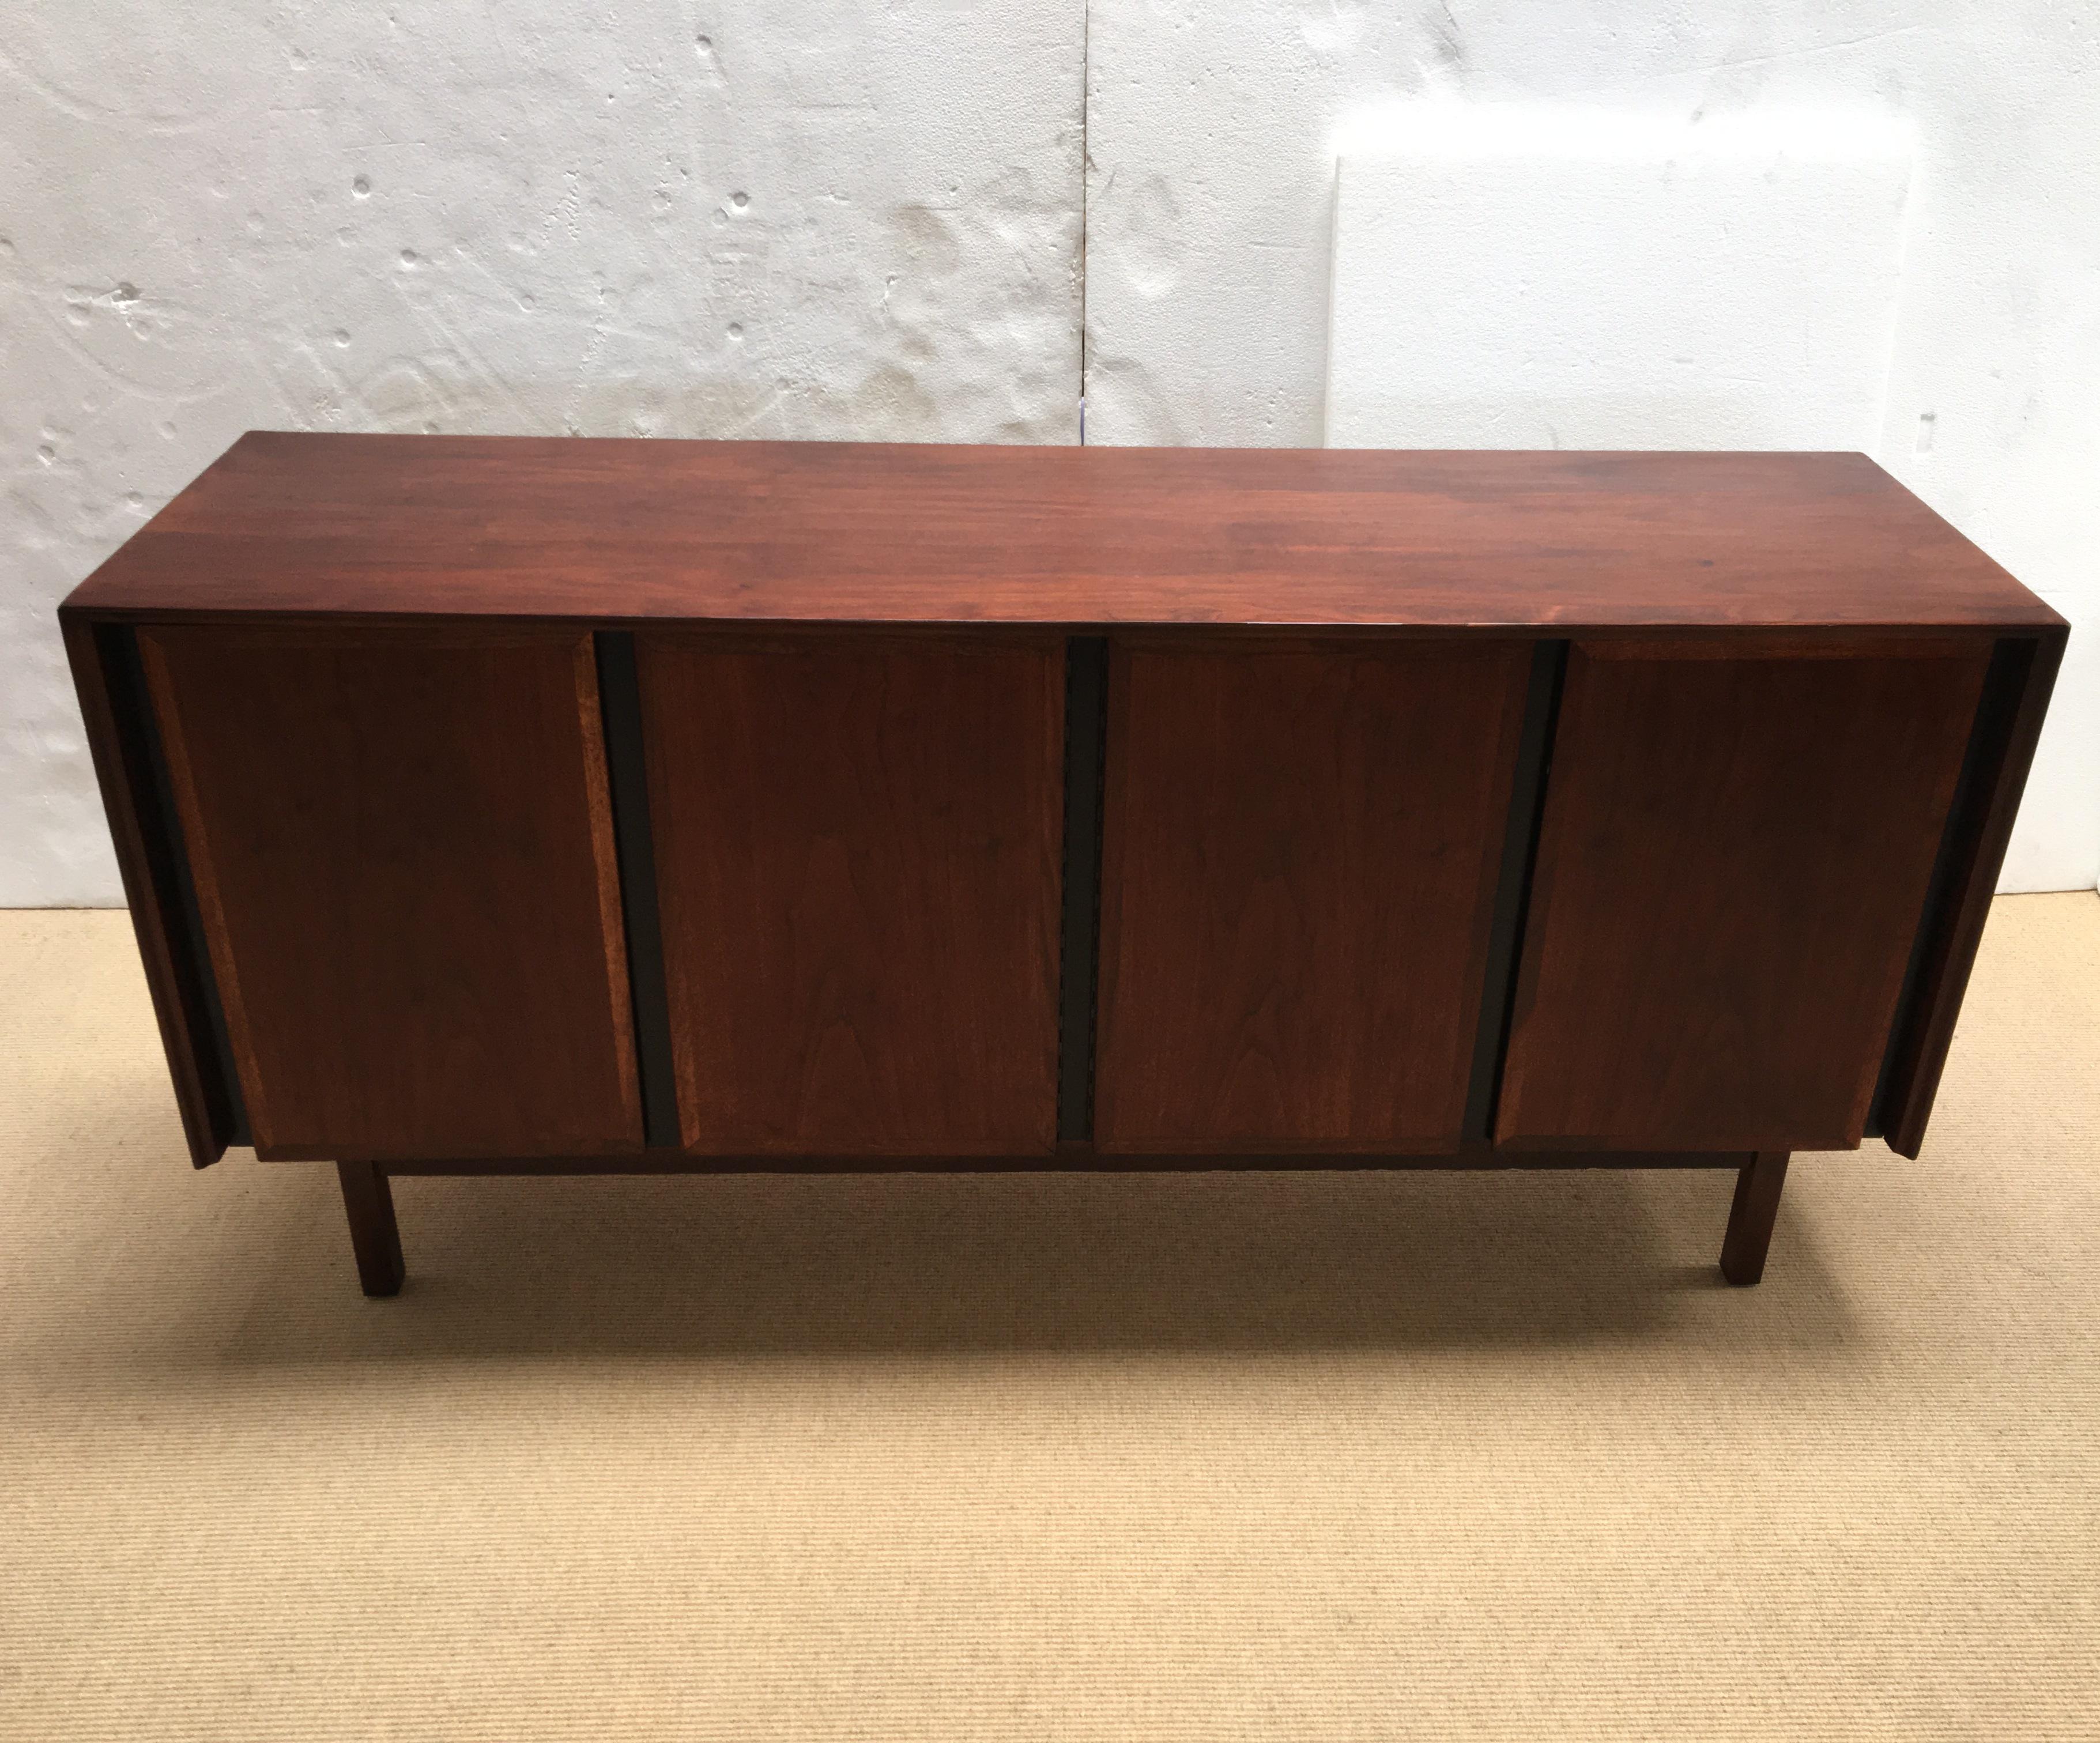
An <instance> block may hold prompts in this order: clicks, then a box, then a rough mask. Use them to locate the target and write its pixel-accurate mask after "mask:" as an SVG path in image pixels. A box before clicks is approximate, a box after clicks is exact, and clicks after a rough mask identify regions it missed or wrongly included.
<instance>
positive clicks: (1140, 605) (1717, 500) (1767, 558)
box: [67, 431, 2063, 629]
mask: <svg viewBox="0 0 2100 1743" xmlns="http://www.w3.org/2000/svg"><path fill="white" fill-rule="evenodd" d="M67 603H68V608H69V609H71V610H73V611H88V612H94V613H98V614H108V615H113V616H132V617H154V618H174V617H183V616H190V615H192V614H198V613H205V614H217V613H223V612H235V613H251V612H252V613H260V614H266V615H270V616H278V615H281V614H306V613H326V614H337V613H353V614H360V615H371V616H382V617H410V618H420V617H428V616H470V617H483V616H496V617H536V618H549V617H551V618H581V619H590V620H597V621H620V620H627V621H642V620H655V619H666V618H677V619H699V620H718V621H751V622H774V623H789V622H823V623H875V624H942V623H981V624H1111V625H1114V624H1256V625H1278V626H1308V627H1330V628H1352V629H1353V628H1393V627H1400V628H1413V629H1459V628H1465V627H1469V626H1477V625H1507V626H1516V627H1523V628H1544V627H1551V628H1555V629H1599V628H1601V629H1609V628H1612V627H1617V626H1639V627H1643V628H1649V627H1683V628H1691V629H1703V628H1718V627H1723V626H1727V625H1735V624H1753V625H1765V626H1775V627H1819V626H1833V627H1855V626H1856V627H1871V626H1888V625H1902V624H1921V625H1948V624H1973V625H1979V626H1985V627H1996V628H2001V629H2048V628H2053V627H2055V626H2058V625H2060V624H2061V623H2062V621H2063V620H2061V619H2060V618H2059V617H2058V616H2057V615H2056V613H2055V612H2054V611H2051V610H2050V609H2049V607H2047V606H2046V605H2045V604H2044V603H2043V602H2041V601H2040V599H2038V598H2036V597H2035V596H2034V595H2033V594H2031V593H2029V592H2028V591H2027V589H2025V588H2024V587H2023V586H2021V585H2020V584H2019V583H2018V581H2016V580H2014V579H2013V578H2012V576H2010V575H2008V574H2007V573H2006V572H2005V571H2004V570H2003V569H2002V568H2001V567H1999V566H1998V565H1997V564H1996V563H1993V562H1992V560H1991V558H1988V557H1987V556H1986V555H1984V554H1983V552H1982V551H1980V550H1979V549H1977V548H1976V547H1975V546H1974V545H1972V544H1970V542H1969V541H1967V540H1966V539H1965V538H1964V537H1962V536H1961V534H1960V533H1958V532H1956V531H1955V530H1954V528H1953V527H1951V526H1949V525H1948V523H1947V522H1945V521H1944V520H1943V519H1941V518H1940V517H1939V515H1937V514H1935V513H1934V512H1933V511H1932V510H1930V509H1929V508H1927V507H1926V505H1925V504H1924V503H1922V502H1921V501H1919V500H1918V499H1917V497H1916V496H1913V495H1912V494H1911V493H1910V492H1908V491H1907V490H1905V489H1904V488H1903V486H1901V485H1900V484H1899V483H1896V482H1895V479H1892V478H1890V476H1889V475H1888V474H1886V473H1885V472H1883V471H1882V470H1881V469H1880V468H1879V467H1878V466H1876V465H1875V464H1874V463H1873V461H1870V460H1868V459H1867V458H1866V457H1864V455H1860V454H1836V453H1832V454H1809V453H1742V454H1731V453H1634V452H1609V453H1568V452H1544V453H1538V452H1534V453H1518V452H1489V451H1453V452H1390V451H1382V450H1341V449H1312V448H1000V447H964V446H952V447H950V446H937V445H905V444H893V443H814V442H812V443H797V442H686V441H646V440H612V439H604V440H599V439H564V438H559V437H544V438H543V437H530V436H510V437H505V436H390V435H290V434H276V433H271V432H265V431H256V432H252V433H250V434H249V435H245V436H244V437H242V438H241V439H240V441H238V442H236V443H235V444H234V445H233V446H232V448H229V449H228V450H227V452H226V453H225V454H224V455H223V456H222V457H220V458H219V459H218V461H216V462H215V463H214V465H213V466H210V468H209V469H208V470H206V471H205V473H204V474H203V475H202V476H201V477H200V478H199V479H197V480H196V482H195V483H192V484H191V485H190V486H189V488H188V489H186V490H184V491H183V492H182V493H181V494H180V495H179V496H177V497H176V498H175V499H174V501H172V502H170V504H169V505H167V507H166V508H165V509H164V510H161V513H160V514H158V515H157V516H155V517H154V518H153V519H152V521H151V522H150V523H148V525H147V526H146V527H143V528H142V529H141V530H140V531H139V533H138V534H137V536H135V537H134V538H133V539H132V540H131V541H130V543H129V544H127V545H125V546H124V548H123V549H121V550H120V551H118V552H117V554H115V555H114V556H113V557H112V558H110V559H109V561H108V562H107V563H104V565H103V566H102V567H101V568H100V569H99V570H98V571H96V572H95V574H94V575H93V576H91V577H90V578H89V580H86V582H84V583H83V584H82V585H81V586H80V587H79V588H78V589H76V590H75V591H74V593H73V596H72V598H70V599H69V600H68V602H67Z"/></svg>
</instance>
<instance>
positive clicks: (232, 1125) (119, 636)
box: [95, 624, 254, 1144]
mask: <svg viewBox="0 0 2100 1743" xmlns="http://www.w3.org/2000/svg"><path fill="white" fill-rule="evenodd" d="M95 656H96V657H97V658H98V659H99V660H101V662H102V673H103V681H104V682H105V683H106V684H107V685H108V686H109V706H110V711H111V712H112V713H113V714H114V715H115V716H116V717H117V742H118V744H120V745H121V747H122V755H123V758H124V762H125V770H124V777H125V779H126V782H127V783H129V784H130V788H131V804H132V807H133V809H134V810H135V811H136V812H137V813H138V816H139V834H140V835H141V836H143V837H144V838H145V843H146V858H147V862H148V871H149V873H150V875H151V876H152V880H153V882H154V885H155V886H156V889H157V892H158V894H159V896H160V902H161V912H162V913H163V914H165V916H167V917H168V920H169V921H170V929H169V935H168V949H169V951H170V954H171V955H174V958H175V959H176V975H175V979H176V982H177V986H178V988H179V991H178V996H179V997H181V998H183V1002H184V1003H185V1004H187V1005H188V1006H189V1007H190V1008H189V1010H188V1013H187V1014H188V1020H189V1026H190V1033H191V1034H192V1035H194V1036H196V1038H197V1039H198V1041H199V1043H200V1044H202V1045H205V1046H208V1047H209V1048H210V1057H209V1058H208V1059H206V1060H204V1061H200V1063H201V1064H204V1065H206V1066H209V1067H210V1070H208V1071H206V1072H205V1096H206V1097H207V1098H208V1100H209V1101H210V1102H211V1104H212V1105H211V1109H210V1114H211V1123H212V1125H213V1127H214V1130H215V1131H217V1132H219V1133H220V1134H221V1135H222V1137H223V1141H224V1142H226V1143H227V1144H252V1143H254V1137H253V1136H252V1135H251V1134H250V1133H249V1129H248V1107H247V1104H246V1102H245V1101H244V1100H243V1099H242V1097H241V1093H240V1073H239V1072H238V1071H237V1070H235V1069H234V1064H233V1039H232V1035H230V1034H229V1033H228V1031H227V1026H226V1008H225V1006H224V1005H223V1004H221V1003H220V1002H219V996H218V976H217V974H216V973H214V970H213V969H212V963H211V950H210V947H209V946H208V945H207V944H206V943H205V936H204V911H203V910H202V909H201V908H200V907H198V905H197V893H196V880H195V879H194V878H193V877H192V876H191V875H190V856H189V854H188V849H187V848H186V847H185V846H184V845H183V819H182V813H181V811H180V810H178V809H177V808H176V805H175V788H174V782H173V781H172V780H171V779H170V778H169V774H168V757H167V752H166V751H165V749H164V748H162V746H161V727H160V722H159V721H157V719H155V718H154V715H153V704H152V696H151V695H150V694H149V693H148V690H147V687H146V669H145V665H144V663H143V661H142V660H140V659H139V637H138V633H137V632H136V631H135V629H132V627H131V626H130V624H96V625H95Z"/></svg>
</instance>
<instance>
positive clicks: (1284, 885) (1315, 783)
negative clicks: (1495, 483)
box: [1094, 641, 1529, 1151]
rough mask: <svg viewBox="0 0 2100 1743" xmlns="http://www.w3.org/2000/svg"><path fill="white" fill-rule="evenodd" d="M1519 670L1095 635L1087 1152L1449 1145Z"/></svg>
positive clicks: (1484, 649) (1326, 648)
mask: <svg viewBox="0 0 2100 1743" xmlns="http://www.w3.org/2000/svg"><path fill="white" fill-rule="evenodd" d="M1528 673H1529V646H1527V645H1526V644H1524V643H1520V642H1479V643H1472V644H1468V645H1466V646H1440V647H1436V648H1426V647H1424V646H1421V645H1420V644H1410V643H1388V644H1386V645H1384V646H1376V647H1373V646H1365V645H1357V646H1335V644H1332V643H1327V644H1325V645H1319V644H1312V645H1299V646H1290V647H1281V648H1269V649H1254V648H1249V647H1246V646H1236V647H1230V648H1223V649H1220V648H1218V647H1216V646H1211V647H1209V648H1189V647H1175V646H1167V645H1162V644H1148V643H1145V642H1136V643H1133V642H1127V641H1118V642H1112V643H1111V646H1110V714H1109V738H1108V783H1107V793H1106V806H1105V836H1104V848H1103V851H1104V869H1103V876H1102V916H1101V917H1102V926H1101V933H1102V944H1101V949H1102V991H1101V1039H1100V1055H1099V1065H1098V1070H1097V1074H1096V1110H1095V1127H1094V1130H1095V1136H1096V1141H1097V1142H1098V1143H1099V1145H1101V1148H1103V1149H1107V1150H1112V1151H1113V1150H1135V1149H1160V1150H1174V1149H1199V1148H1218V1149H1264V1148H1266V1149H1293V1148H1321V1149H1334V1150H1349V1149H1363V1150H1369V1149H1383V1150H1403V1151H1404V1150H1419V1151H1440V1150H1449V1149H1456V1148H1457V1146H1458V1141H1459V1138H1460V1136H1461V1127H1462V1123H1463V1119H1464V1113H1465V1100H1466V1089H1467V1078H1468V1075H1469V1073H1470V1070H1471V1061H1472V1054H1473V1044H1474V1035H1475V1029H1476V1022H1477V1018H1478V1014H1479V1009H1480V991H1481V973H1482V966H1483V962H1484V958H1485V951H1486V948H1487V933H1488V926H1489V920H1490V910H1491V907H1492V904H1493V892H1494V883H1495V879H1496V876H1497V873H1498V871H1499V869H1500V863H1501V849H1502V832H1503V826H1504V823H1505V821H1506V819H1507V814H1508V807H1509V791H1510V781H1511V767H1512V764H1513V761H1514V758H1515V749H1516V743H1517V738H1518V734H1519V730H1520V726H1521V724H1522V717H1523V705H1524V691H1525V686H1526V680H1527V676H1528Z"/></svg>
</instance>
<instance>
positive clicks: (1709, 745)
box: [1495, 637, 1992, 1151]
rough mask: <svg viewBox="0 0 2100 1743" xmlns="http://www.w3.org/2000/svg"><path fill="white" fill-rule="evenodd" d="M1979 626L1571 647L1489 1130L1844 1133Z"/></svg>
mask: <svg viewBox="0 0 2100 1743" xmlns="http://www.w3.org/2000/svg"><path fill="white" fill-rule="evenodd" d="M1991 645H1992V644H1991V641H1990V638H1988V637H1986V638H1973V637H1972V638H1964V639H1960V640H1954V639H1943V640H1941V641H1939V642H1923V643H1919V644H1916V645H1915V646H1913V647H1911V648H1910V649H1908V651H1906V650H1905V649H1904V648H1903V647H1901V646H1898V645H1895V644H1891V645H1890V646H1886V647H1883V648H1882V649H1881V650H1879V651H1869V652H1868V653H1867V654H1865V655H1860V656H1856V657H1849V658H1838V659H1829V658H1826V659H1803V658H1799V657H1797V655H1798V650H1797V651H1796V654H1795V655H1779V654H1768V655H1764V656H1762V657H1759V656H1758V655H1756V653H1755V652H1754V651H1753V652H1752V653H1751V655H1750V656H1749V657H1744V658H1729V657H1725V656H1723V657H1717V656H1716V654H1715V650H1714V649H1713V648H1711V647H1701V648H1696V649H1692V650H1684V649H1680V648H1676V647H1674V646H1672V645H1671V644H1670V643H1667V642H1664V643H1648V644H1644V645H1640V646H1628V647H1623V648H1615V647H1613V646H1608V645H1607V646H1597V645H1595V644H1590V643H1578V644H1577V646H1576V647H1575V649H1574V650H1573V653H1572V654H1571V655H1570V657H1569V661H1568V678H1567V685H1566V689H1565V691H1564V699H1563V702H1562V708H1561V717H1560V726H1559V729H1558V731H1557V734H1556V736H1555V745H1554V749H1553V755H1552V764H1551V773H1550V775H1549V783H1548V788H1547V798H1546V817H1545V824H1544V829H1543V833H1542V837H1541V841H1540V845H1539V853H1538V863H1537V873H1536V876H1535V880H1534V883H1533V893H1532V900H1531V904H1530V911H1529V916H1528V918H1527V920H1526V923H1525V933H1524V955H1523V966H1522V969H1521V971H1520V975H1519V979H1518V985H1517V991H1516V1000H1515V1018H1514V1021H1513V1023H1512V1027H1511V1039H1510V1045H1509V1052H1508V1057H1507V1064H1506V1066H1505V1070H1504V1076H1503V1082H1502V1095H1501V1099H1500V1103H1499V1105H1498V1111H1497V1116H1496V1124H1495V1136H1496V1141H1497V1142H1498V1144H1499V1145H1564V1146H1568V1147H1573V1148H1584V1149H1618V1148H1626V1149H1640V1148H1643V1147H1648V1146H1653V1147H1658V1148H1670V1149H1751V1150H1759V1151H1762V1150H1788V1149H1848V1148H1851V1147H1853V1146H1855V1145H1857V1144H1858V1143H1859V1142H1860V1136H1861V1134H1862V1132H1863V1129H1864V1124H1865V1120H1866V1116H1867V1112H1868V1105H1869V1102H1870V1101H1871V1098H1872V1097H1873V1090H1874V1086H1875V1081H1876V1078H1877V1074H1878V1072H1879V1070H1880V1066H1881V1063H1882V1057H1883V1053H1884V1051H1885V1048H1886V1043H1887V1039H1888V1035H1889V1029H1890V1021H1891V1018H1892V1016H1893V1014H1894V1011H1895V1001H1896V997H1897V993H1898V991H1899V987H1900V986H1901V982H1902V979H1903V976H1904V969H1905V965H1906V963H1907V961H1908V955H1909V952H1910V948H1911V942H1912V939H1913V936H1914V934H1915V933H1916V930H1917V927H1918V925H1919V924H1920V920H1921V911H1922V908H1923V905H1924V900H1925V894H1926V883H1927V880H1928V878H1929V876H1930V872H1931V869H1932V865H1933V861H1934V858H1935V854H1936V852H1937V850H1938V848H1939V841H1940V837H1941V832H1942V829H1943V824H1944V823H1945V820H1946V817H1947V814H1948V805H1949V802H1950V801H1951V799H1952V795H1953V792H1954V787H1955V782H1956V778H1957V774H1958V773H1959V771H1960V768H1961V758H1962V753H1963V751H1964V748H1965V746H1966V744H1967V742H1968V739H1969V735H1970V726H1971V724H1972V721H1974V717H1975V713H1976V705H1977V701H1978V698H1979V695H1980V693H1981V691H1982V686H1983V673H1984V669H1985V667H1986V665H1987V664H1988V660H1989V655H1990V648H1991Z"/></svg>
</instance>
